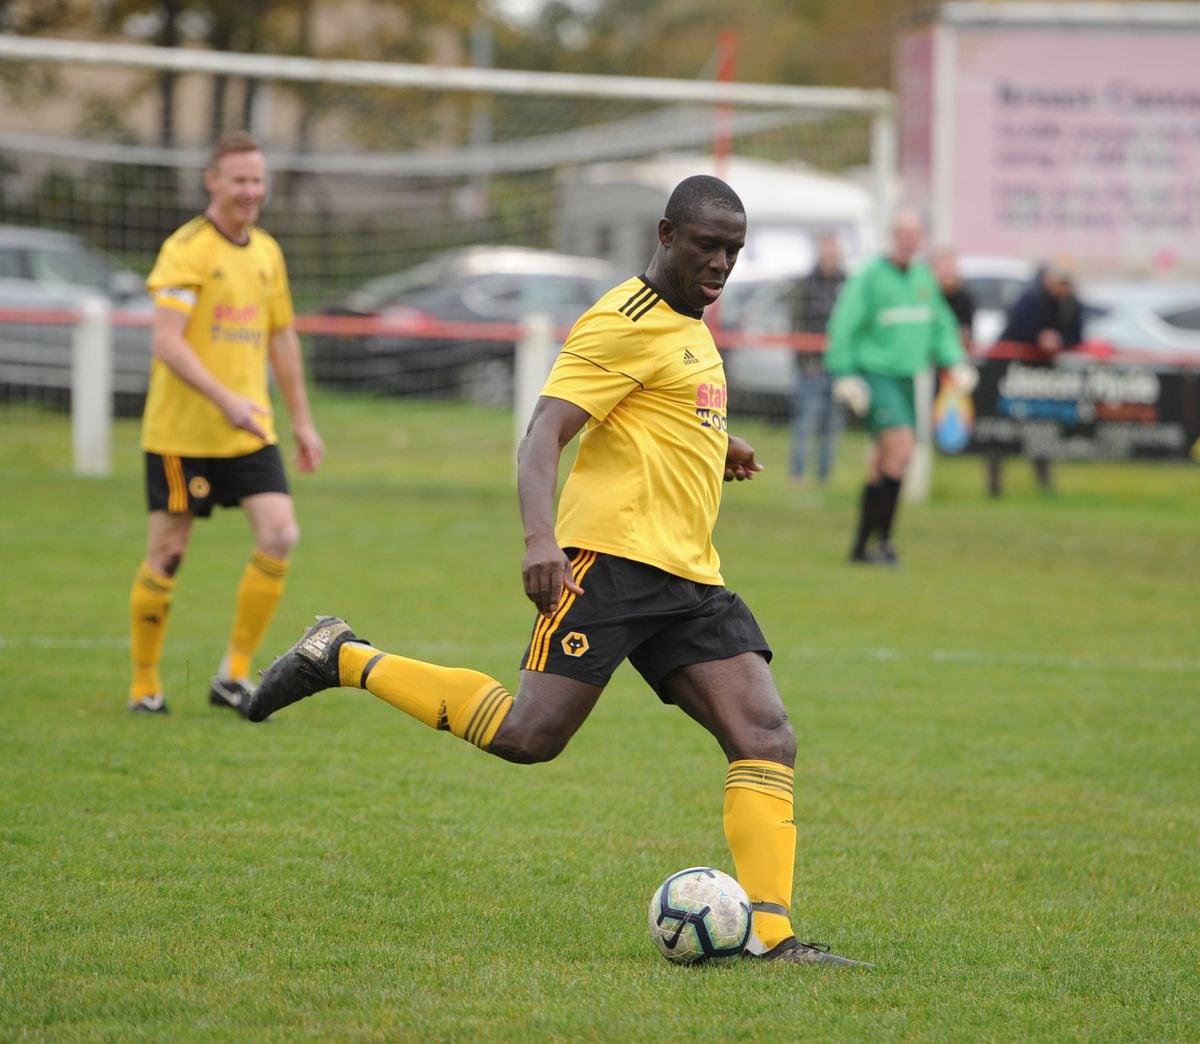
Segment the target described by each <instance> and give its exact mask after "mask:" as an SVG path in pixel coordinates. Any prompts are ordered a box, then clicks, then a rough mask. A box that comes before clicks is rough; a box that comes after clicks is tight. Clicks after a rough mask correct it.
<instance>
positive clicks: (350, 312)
mask: <svg viewBox="0 0 1200 1044" xmlns="http://www.w3.org/2000/svg"><path fill="white" fill-rule="evenodd" d="M0 90H3V92H4V93H5V95H6V97H5V99H4V105H3V107H2V108H0V223H2V224H3V225H5V226H13V227H14V228H13V229H11V230H10V232H11V233H12V235H11V236H10V239H12V240H14V241H16V242H17V243H19V242H20V241H21V239H22V238H25V239H28V240H29V241H30V242H31V243H32V242H33V239H34V237H32V236H28V235H26V232H27V231H28V230H34V229H36V230H40V231H46V230H54V231H58V232H66V233H71V234H72V235H73V236H75V237H77V239H76V240H73V241H70V242H71V243H73V244H74V247H75V248H76V249H78V250H79V251H87V252H90V251H95V252H98V253H102V254H103V255H104V261H103V262H93V267H92V268H90V269H87V278H86V279H85V278H84V269H85V268H87V263H86V262H85V261H82V260H78V259H77V260H76V261H74V262H72V261H71V260H70V259H65V258H64V257H59V258H57V259H51V260H50V261H48V260H47V259H46V258H44V257H43V258H42V259H41V260H40V261H39V260H36V259H35V260H33V261H30V260H29V258H28V257H27V256H26V257H21V256H19V255H20V251H18V250H17V249H16V247H13V248H12V249H9V248H8V247H7V246H6V245H5V243H6V242H7V241H5V240H3V239H2V238H0V329H5V330H13V329H17V328H18V327H20V325H21V323H20V322H19V320H21V319H22V317H18V316H15V315H14V314H13V309H16V308H18V307H21V308H27V307H28V306H29V305H30V304H33V303H36V300H37V298H36V297H30V296H25V297H24V298H22V297H21V290H20V285H19V281H20V280H22V279H26V280H32V281H33V282H36V283H38V284H39V285H40V289H39V290H38V293H41V291H42V290H45V289H46V288H48V287H55V288H57V289H59V290H62V292H61V293H55V294H50V293H47V295H46V297H45V300H46V302H47V303H48V304H49V305H51V306H53V307H55V308H58V309H60V310H61V309H63V308H66V309H68V310H69V309H70V306H71V299H70V294H69V293H68V292H67V291H66V290H63V289H62V288H63V287H65V286H67V285H68V284H69V285H71V286H74V285H77V284H78V283H79V282H90V283H91V284H92V285H93V286H94V287H95V288H96V289H98V290H101V291H103V292H105V293H107V294H109V296H110V297H111V298H112V301H113V307H114V317H115V324H116V325H115V328H114V339H113V340H114V345H113V358H114V364H113V365H114V367H115V373H114V381H113V387H114V391H115V393H116V395H117V397H116V400H115V401H116V405H117V409H118V412H129V413H134V412H136V411H137V408H138V406H139V401H138V388H139V380H140V379H141V378H139V377H138V376H137V375H138V373H140V372H142V368H143V367H144V365H145V360H146V358H147V352H148V333H147V330H146V326H145V317H144V314H143V315H142V316H141V317H139V316H137V315H136V314H131V313H137V312H138V311H139V309H141V310H143V312H144V302H142V301H140V300H139V298H138V295H137V293H136V292H134V293H130V292H129V291H130V289H131V288H130V285H129V278H128V276H127V275H126V276H124V277H122V276H121V274H120V272H119V271H117V272H116V274H115V275H114V273H113V271H110V270H105V269H104V265H106V264H107V265H109V266H110V267H111V268H112V269H113V270H114V271H115V270H116V269H119V268H124V269H128V270H129V271H131V272H132V273H135V274H136V275H138V276H144V275H145V274H146V273H147V272H148V270H149V267H150V265H151V264H152V263H153V259H154V256H155V254H156V252H157V250H158V247H159V245H160V244H161V242H162V240H163V239H164V238H165V237H166V236H167V235H168V234H169V233H170V232H171V231H172V230H173V229H175V228H176V227H178V226H179V225H180V224H182V223H183V222H184V221H186V220H188V219H190V218H191V217H193V216H195V215H196V214H198V213H200V212H201V211H202V210H203V209H204V207H205V205H206V203H207V197H206V195H205V193H204V188H203V182H202V177H201V170H202V168H203V166H204V163H205V160H206V157H207V152H208V148H209V146H210V144H211V142H212V141H213V140H214V139H215V137H216V136H218V135H219V134H220V133H222V132H225V131H228V130H234V129H248V130H249V131H250V132H251V133H253V134H254V135H255V136H256V137H257V138H258V140H259V141H260V142H261V143H262V145H263V147H264V151H265V153H266V155H267V159H268V166H269V170H270V176H271V186H270V197H269V199H268V202H267V205H266V208H265V210H264V213H263V216H262V219H261V223H262V225H263V226H264V227H265V228H266V229H267V230H268V231H270V232H271V233H272V234H273V235H274V236H275V237H276V238H277V239H278V240H279V241H280V243H281V245H282V246H283V249H284V253H285V255H286V258H287V263H288V269H289V275H290V278H291V283H292V290H293V294H294V297H295V303H296V308H297V313H298V316H299V317H300V318H299V325H300V328H301V330H302V332H303V333H304V336H305V343H306V350H307V351H308V353H309V356H310V369H311V371H312V375H313V377H314V380H315V381H316V383H317V384H319V385H323V386H326V387H328V388H331V389H335V390H336V389H341V390H347V391H353V392H376V393H379V392H383V393H395V394H416V395H466V396H468V397H471V398H478V399H480V400H481V401H487V402H498V403H504V402H507V401H511V371H512V348H513V344H514V343H515V341H516V340H517V339H518V337H519V331H520V328H521V324H522V322H523V321H524V319H525V317H527V316H528V315H530V314H533V313H542V314H545V315H548V316H549V318H550V319H551V321H552V324H553V329H554V330H555V331H556V332H557V333H561V331H562V328H563V327H564V326H565V325H568V324H569V322H570V321H571V320H572V319H573V318H574V316H575V315H577V314H578V313H579V311H581V310H582V307H583V306H584V305H585V304H586V301H587V299H588V298H589V297H591V296H594V294H593V291H594V289H595V287H596V286H597V285H603V284H605V283H607V284H608V285H611V284H612V283H614V282H616V281H619V280H621V279H624V278H626V277H628V276H629V275H632V274H634V273H636V272H640V271H642V270H643V269H644V267H645V265H646V263H647V261H648V260H649V257H650V255H651V253H652V251H653V245H654V242H655V231H656V225H657V220H658V218H659V217H660V216H661V213H662V207H663V204H664V202H665V199H666V196H667V194H668V192H669V191H670V189H671V187H672V186H673V185H674V184H675V183H676V182H677V181H678V180H680V179H681V178H682V177H685V176H687V175H688V174H694V173H714V174H717V175H719V176H723V177H725V178H726V179H727V180H728V181H729V182H730V183H731V184H732V185H733V187H734V188H735V189H736V190H737V191H738V192H739V194H740V195H741V197H742V199H743V201H744V202H745V204H746V208H747V215H748V219H749V227H750V232H749V236H748V241H747V247H746V250H745V252H744V254H743V258H742V261H741V262H740V264H741V267H742V269H743V272H744V275H741V274H740V275H739V276H735V282H736V281H737V280H738V279H739V278H742V279H744V281H745V282H746V285H747V286H750V285H751V284H752V283H753V284H754V286H755V288H757V287H758V285H759V284H760V283H761V284H762V285H763V287H765V288H766V289H764V290H763V293H764V294H765V296H764V297H763V299H762V300H764V301H766V300H768V299H769V298H770V297H771V293H770V287H771V285H772V284H777V283H779V281H780V280H782V279H784V278H785V277H787V276H789V275H793V274H795V273H798V272H799V271H801V270H804V269H806V268H807V267H809V266H810V264H811V261H812V256H813V244H814V241H815V239H816V237H817V236H819V235H820V234H822V233H825V232H833V233H835V234H837V235H838V237H839V239H840V240H841V242H842V244H843V248H844V251H845V253H846V254H847V256H848V258H850V259H851V260H853V259H855V258H856V257H860V256H863V255H864V254H866V253H867V252H869V251H871V250H873V249H874V247H875V245H876V241H877V240H876V235H877V230H878V228H879V227H880V226H881V223H882V221H883V220H884V219H885V216H886V210H887V207H888V195H889V191H890V188H889V180H888V179H889V172H890V170H891V167H892V161H893V156H892V152H893V144H892V141H893V136H892V131H891V115H890V97H889V96H888V95H887V94H886V93H884V92H870V91H853V90H840V89H825V88H797V87H771V86H766V85H749V84H738V83H718V82H712V81H671V80H655V79H636V78H621V77H598V76H573V75H563V74H538V73H520V72H513V71H505V70H489V69H473V68H451V67H433V66H409V65H397V64H387V63H370V62H350V61H326V60H312V59H304V58H288V57H272V56H264V55H247V54H237V55H235V54H222V53H215V52H206V51H196V50H190V49H165V48H152V47H144V46H136V45H122V44H99V43H83V42H71V41H61V40H33V39H29V38H17V37H3V36H0ZM66 242H67V241H63V243H66ZM63 243H59V246H60V247H63ZM34 246H36V244H34ZM502 247H503V248H514V249H504V250H501V249H499V248H502ZM63 248H64V249H65V247H63ZM516 248H519V249H516ZM29 249H30V250H32V249H33V247H32V246H31V247H30V248H29ZM28 253H29V251H26V254H28ZM72 265H74V267H71V266H72ZM39 266H40V267H39ZM468 270H469V272H470V273H471V275H470V278H468V276H467V274H465V273H466V272H467V271H468ZM97 273H99V274H97ZM122 278H124V279H125V282H124V284H122ZM72 281H74V282H72ZM133 282H134V283H136V280H133ZM733 285H734V284H731V286H733ZM581 295H582V296H581ZM734 311H735V309H734V308H733V306H732V303H731V306H730V308H729V312H730V313H731V318H730V322H729V323H728V324H727V325H728V327H729V329H728V330H724V327H722V329H723V330H724V332H723V334H722V337H721V338H720V339H721V340H722V341H723V343H724V344H725V345H726V346H727V347H728V349H729V351H730V353H731V354H733V353H735V352H738V351H746V350H747V346H748V345H749V347H750V348H752V349H754V350H756V351H757V350H762V351H768V350H769V351H770V352H771V355H772V356H774V357H775V364H774V368H775V370H778V368H779V365H778V364H779V363H780V361H781V360H782V361H785V362H786V361H787V360H785V359H784V358H783V357H784V356H785V355H786V350H787V349H788V348H789V347H794V345H791V344H789V343H788V341H787V337H786V335H787V334H788V332H789V331H788V327H787V321H786V317H785V316H784V315H783V312H782V311H781V310H780V307H779V303H778V302H776V307H775V312H774V313H773V317H772V315H768V314H767V313H768V312H769V311H770V309H766V308H757V307H754V308H749V307H746V308H743V309H741V310H740V311H741V312H744V313H745V314H746V315H753V316H755V317H757V318H756V319H754V321H753V322H750V324H749V326H750V328H751V329H749V333H748V331H747V329H746V325H747V324H746V322H744V321H743V320H741V319H739V320H738V322H737V323H734V322H733V321H732V320H733V319H734V318H736V316H734V315H733V313H734ZM717 318H718V321H719V317H717ZM23 319H24V324H25V325H24V328H23V330H24V332H23V333H22V334H20V335H14V336H11V337H10V336H6V337H5V341H6V342H8V343H10V344H18V346H19V348H20V350H18V349H17V348H10V349H8V350H4V351H0V387H3V388H4V389H5V391H4V394H5V395H6V396H7V397H8V398H10V399H11V398H12V397H13V392H14V389H18V388H21V387H24V388H25V390H26V391H27V392H28V395H25V396H24V397H25V398H28V397H29V396H33V397H41V398H44V399H45V400H46V401H51V402H53V401H60V402H61V401H65V400H66V398H67V396H66V394H65V391H64V390H65V389H66V388H69V379H68V378H64V377H63V376H62V375H61V374H60V375H59V377H58V378H57V379H56V378H55V377H54V375H53V374H52V373H51V372H50V371H51V370H52V369H54V367H55V366H57V365H58V364H59V363H62V364H63V365H64V366H65V364H66V360H67V357H68V354H69V353H68V351H67V349H66V348H65V347H63V346H64V345H65V343H66V338H67V336H68V334H69V332H70V331H69V328H68V327H66V326H64V325H63V324H62V322H61V321H59V322H58V323H56V324H51V325H37V324H30V323H29V322H28V316H24V317H23ZM755 324H757V325H755ZM750 334H752V335H753V336H749V335H750ZM768 335H774V336H773V337H772V336H768ZM751 341H753V342H754V343H753V344H749V342H751ZM31 345H37V346H38V347H37V348H33V347H30V346H31ZM139 345H140V351H141V355H140V357H139V354H138V352H139ZM20 346H23V347H20ZM55 346H57V348H55ZM37 353H40V356H39V358H40V360H41V362H42V364H43V365H41V367H40V368H39V367H31V366H30V357H31V355H33V354H37ZM51 356H53V358H50V357H51ZM748 357H749V356H748V355H747V358H748ZM764 358H767V357H766V356H764ZM749 369H753V367H749ZM771 369H772V367H771V366H767V367H766V371H771ZM747 379H748V380H750V379H751V378H749V377H748V378H747ZM754 379H756V380H762V381H764V382H765V384H766V386H767V388H768V390H769V388H770V385H771V383H772V380H773V378H770V377H761V378H754ZM22 381H24V382H25V384H24V385H23V384H22ZM733 383H734V382H733V379H732V376H731V384H733ZM777 383H778V382H777V381H775V384H776V388H775V390H776V391H778V387H777ZM748 390H749V389H748Z"/></svg>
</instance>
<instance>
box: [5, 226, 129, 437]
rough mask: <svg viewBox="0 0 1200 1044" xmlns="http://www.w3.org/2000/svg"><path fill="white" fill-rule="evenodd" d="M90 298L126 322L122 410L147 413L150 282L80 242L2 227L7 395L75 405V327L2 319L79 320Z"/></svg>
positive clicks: (117, 355)
mask: <svg viewBox="0 0 1200 1044" xmlns="http://www.w3.org/2000/svg"><path fill="white" fill-rule="evenodd" d="M89 294H91V295H102V296H105V297H107V298H108V299H109V303H110V305H111V307H112V309H113V312H114V313H116V314H117V316H118V320H117V322H115V323H114V326H113V331H112V357H113V404H114V409H115V411H116V412H117V413H119V414H129V415H136V414H137V413H139V412H140V411H141V408H142V403H143V401H144V400H145V396H146V389H147V386H148V384H149V377H150V328H149V318H150V315H151V313H152V312H153V305H152V303H151V300H150V297H149V295H148V294H147V293H146V288H145V285H144V283H143V281H142V277H141V276H139V275H138V274H137V273H135V272H131V271H130V270H129V269H127V268H125V267H123V266H122V265H120V264H119V263H118V262H116V261H114V260H113V259H112V258H110V257H109V256H108V255H107V254H104V253H101V252H100V251H98V250H95V249H94V248H92V247H91V246H89V245H88V244H87V243H85V242H84V241H83V240H82V239H80V238H79V237H78V236H73V235H70V234H68V233H65V232H52V231H49V230H47V229H42V228H32V227H25V226H19V225H0V393H2V394H3V395H5V396H7V397H10V398H13V397H19V398H24V399H34V400H36V401H40V402H48V403H51V404H54V405H65V404H67V403H68V402H69V401H70V392H71V352H72V337H73V333H74V329H73V327H72V326H71V325H69V324H67V323H63V322H45V323H41V322H26V321H16V320H15V319H14V318H13V317H11V315H10V317H9V318H5V317H4V316H3V314H2V313H3V312H4V311H5V310H8V311H9V312H10V313H11V311H12V310H21V311H48V312H56V313H59V314H60V315H62V314H64V313H72V312H78V310H79V307H80V304H81V302H82V300H83V299H84V297H85V296H87V295H89Z"/></svg>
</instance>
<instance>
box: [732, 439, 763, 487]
mask: <svg viewBox="0 0 1200 1044" xmlns="http://www.w3.org/2000/svg"><path fill="white" fill-rule="evenodd" d="M762 469H763V466H762V465H761V464H759V463H758V461H756V460H755V459H754V447H753V446H751V445H750V443H748V442H747V441H746V440H745V439H739V438H738V437H737V436H736V435H730V436H729V449H727V450H726V451H725V481H726V482H732V481H733V480H734V479H737V480H738V482H742V481H744V480H745V479H752V478H754V473H755V472H756V471H762Z"/></svg>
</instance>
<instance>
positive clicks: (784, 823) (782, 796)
mask: <svg viewBox="0 0 1200 1044" xmlns="http://www.w3.org/2000/svg"><path fill="white" fill-rule="evenodd" d="M794 781H795V773H794V772H793V770H792V769H791V768H789V767H788V766H787V765H781V764H779V763H778V762H775V761H750V760H746V761H734V762H732V763H731V764H730V766H729V773H728V775H727V776H726V777H725V839H726V840H727V841H728V842H729V849H730V851H731V852H732V853H733V864H734V866H735V867H736V868H737V878H738V881H739V882H740V883H741V886H742V887H743V888H744V889H746V894H747V895H749V896H750V902H751V904H752V905H753V907H754V934H755V935H757V936H758V938H759V941H760V942H761V943H762V944H763V945H764V946H765V947H766V948H767V949H770V948H771V947H772V946H775V945H776V944H777V943H781V942H783V940H784V939H786V938H787V937H788V936H790V935H794V934H795V933H794V932H793V931H792V923H791V921H790V920H789V918H788V908H789V907H790V905H791V901H792V874H793V872H794V871H795V866H796V822H795V820H794V819H793V818H792V816H793V805H792V789H793V786H794Z"/></svg>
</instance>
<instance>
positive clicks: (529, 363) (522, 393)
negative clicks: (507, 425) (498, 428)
mask: <svg viewBox="0 0 1200 1044" xmlns="http://www.w3.org/2000/svg"><path fill="white" fill-rule="evenodd" d="M522 325H523V326H524V328H525V332H524V334H523V335H522V337H521V340H520V341H519V342H517V353H516V360H515V364H514V372H513V462H514V465H515V463H516V459H517V448H518V447H519V446H520V445H521V440H522V439H523V438H524V437H525V429H526V428H527V427H528V426H529V418H530V416H531V415H532V414H533V407H534V406H535V405H536V404H537V400H538V395H539V394H540V393H541V390H542V386H543V385H544V384H545V383H546V374H548V373H549V372H550V367H551V365H552V364H553V360H554V328H553V326H552V325H551V322H550V316H548V315H546V314H545V313H543V312H534V313H533V314H531V315H527V316H525V318H524V320H523V322H522Z"/></svg>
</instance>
